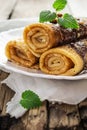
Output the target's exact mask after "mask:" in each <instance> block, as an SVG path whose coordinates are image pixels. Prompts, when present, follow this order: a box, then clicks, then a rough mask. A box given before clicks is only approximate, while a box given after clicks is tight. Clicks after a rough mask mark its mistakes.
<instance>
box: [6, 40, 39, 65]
mask: <svg viewBox="0 0 87 130" xmlns="http://www.w3.org/2000/svg"><path fill="white" fill-rule="evenodd" d="M5 54H6V56H7V58H8V59H9V60H10V61H12V62H15V63H17V64H19V65H21V66H25V67H31V66H32V67H33V65H35V64H36V63H37V62H38V58H37V57H35V56H34V55H33V54H32V53H31V52H30V51H29V48H28V46H27V45H26V44H25V43H24V41H22V40H14V41H10V42H8V43H7V45H6V48H5Z"/></svg>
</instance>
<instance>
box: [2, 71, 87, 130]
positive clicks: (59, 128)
mask: <svg viewBox="0 0 87 130" xmlns="http://www.w3.org/2000/svg"><path fill="white" fill-rule="evenodd" d="M2 73H3V74H4V73H5V72H2ZM7 76H8V74H7ZM4 78H5V77H3V79H4ZM0 95H1V96H0V130H21V129H22V130H64V129H65V130H87V99H86V100H84V101H83V102H81V103H80V104H79V105H68V104H59V103H58V102H48V101H45V102H43V105H42V106H41V107H40V108H38V109H31V110H29V111H27V112H26V113H25V114H24V116H22V117H21V118H19V119H15V118H11V117H10V116H9V115H8V114H7V113H6V104H7V102H8V101H9V100H10V99H11V98H12V97H13V95H14V92H13V91H12V90H11V89H9V88H8V87H7V86H6V85H5V84H3V85H0Z"/></svg>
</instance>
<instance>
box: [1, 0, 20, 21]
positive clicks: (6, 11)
mask: <svg viewBox="0 0 87 130" xmlns="http://www.w3.org/2000/svg"><path fill="white" fill-rule="evenodd" d="M17 1H18V0H0V20H3V19H7V18H8V17H9V15H10V14H11V12H12V10H13V9H14V7H15V5H16V2H17Z"/></svg>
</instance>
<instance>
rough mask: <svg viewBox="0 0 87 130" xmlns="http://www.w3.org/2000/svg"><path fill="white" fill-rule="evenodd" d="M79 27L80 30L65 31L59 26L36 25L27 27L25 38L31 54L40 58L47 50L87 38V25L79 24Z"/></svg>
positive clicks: (24, 33)
mask: <svg viewBox="0 0 87 130" xmlns="http://www.w3.org/2000/svg"><path fill="white" fill-rule="evenodd" d="M79 27H80V28H79V29H65V28H63V27H60V26H59V25H54V24H47V23H35V24H31V25H29V26H27V27H25V29H24V32H23V37H24V41H25V43H27V44H28V46H29V48H30V50H31V52H32V53H33V54H34V55H35V56H37V57H40V55H41V54H42V53H43V52H45V51H46V50H49V49H51V48H53V47H56V46H59V45H63V44H67V43H71V42H72V41H77V40H79V39H82V38H84V37H85V36H87V25H85V24H81V23H79Z"/></svg>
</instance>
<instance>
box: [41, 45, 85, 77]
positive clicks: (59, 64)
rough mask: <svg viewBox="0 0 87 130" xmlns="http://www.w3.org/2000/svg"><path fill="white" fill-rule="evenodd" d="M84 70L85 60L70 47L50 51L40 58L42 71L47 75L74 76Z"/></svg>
mask: <svg viewBox="0 0 87 130" xmlns="http://www.w3.org/2000/svg"><path fill="white" fill-rule="evenodd" d="M83 68H84V60H83V58H82V57H81V55H79V53H77V51H76V50H75V49H74V48H73V47H71V46H70V45H65V46H61V47H57V48H53V49H50V50H48V51H46V52H44V53H43V54H42V55H41V57H40V69H41V70H42V72H44V73H47V74H55V75H67V76H73V75H76V74H78V73H80V72H81V71H82V70H83Z"/></svg>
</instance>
